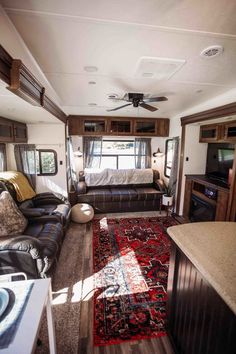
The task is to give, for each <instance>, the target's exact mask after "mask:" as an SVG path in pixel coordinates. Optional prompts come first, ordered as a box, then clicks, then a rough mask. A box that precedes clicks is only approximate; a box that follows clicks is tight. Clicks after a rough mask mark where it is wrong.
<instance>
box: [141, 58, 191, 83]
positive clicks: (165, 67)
mask: <svg viewBox="0 0 236 354" xmlns="http://www.w3.org/2000/svg"><path fill="white" fill-rule="evenodd" d="M184 64H185V60H183V59H171V58H158V57H141V58H140V59H139V61H138V63H137V66H136V68H135V76H136V77H138V78H152V79H155V80H168V79H170V77H172V76H173V75H174V74H175V73H176V72H177V71H178V70H180V68H182V66H183V65H184Z"/></svg>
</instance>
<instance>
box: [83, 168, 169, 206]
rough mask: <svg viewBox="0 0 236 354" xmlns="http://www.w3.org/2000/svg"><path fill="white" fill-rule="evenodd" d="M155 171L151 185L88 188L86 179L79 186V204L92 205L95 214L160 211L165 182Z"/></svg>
mask: <svg viewBox="0 0 236 354" xmlns="http://www.w3.org/2000/svg"><path fill="white" fill-rule="evenodd" d="M159 178H160V174H159V172H158V171H156V170H153V182H152V183H150V184H127V185H106V186H96V187H88V186H87V185H86V183H85V180H84V177H83V176H82V177H80V181H79V182H78V185H77V202H78V203H87V204H90V205H91V206H92V207H93V208H94V211H95V213H108V212H128V211H148V210H159V209H160V203H161V198H162V194H163V182H162V181H161V180H160V179H159Z"/></svg>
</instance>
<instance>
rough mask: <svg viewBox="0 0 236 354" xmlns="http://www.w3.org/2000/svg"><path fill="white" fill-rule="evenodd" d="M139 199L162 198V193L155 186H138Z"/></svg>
mask: <svg viewBox="0 0 236 354" xmlns="http://www.w3.org/2000/svg"><path fill="white" fill-rule="evenodd" d="M136 193H137V195H138V198H137V199H138V200H158V199H159V198H161V195H162V193H161V192H159V191H157V190H156V189H155V188H151V187H150V188H149V187H148V188H136Z"/></svg>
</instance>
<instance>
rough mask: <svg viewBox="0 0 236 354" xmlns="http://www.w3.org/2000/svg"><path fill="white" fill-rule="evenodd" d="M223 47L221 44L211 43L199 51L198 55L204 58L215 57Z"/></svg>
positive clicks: (220, 52) (221, 51)
mask: <svg viewBox="0 0 236 354" xmlns="http://www.w3.org/2000/svg"><path fill="white" fill-rule="evenodd" d="M223 51H224V48H223V47H222V46H221V45H211V46H210V47H207V48H205V49H203V51H201V53H200V56H201V57H202V58H205V59H211V58H215V57H217V56H218V55H220V54H222V53H223Z"/></svg>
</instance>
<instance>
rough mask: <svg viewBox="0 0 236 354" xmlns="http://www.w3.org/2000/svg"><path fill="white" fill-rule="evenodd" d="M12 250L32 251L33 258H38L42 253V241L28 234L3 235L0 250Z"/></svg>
mask: <svg viewBox="0 0 236 354" xmlns="http://www.w3.org/2000/svg"><path fill="white" fill-rule="evenodd" d="M10 250H12V251H23V252H27V253H30V254H31V256H32V258H34V259H36V258H38V257H39V255H40V251H41V243H40V241H39V240H37V239H36V238H34V237H31V236H27V235H20V236H11V237H9V236H5V237H1V239H0V252H1V251H10ZM0 255H1V253H0Z"/></svg>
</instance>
